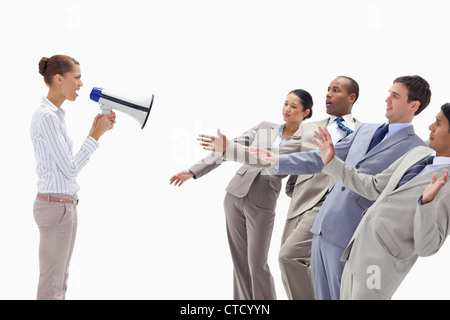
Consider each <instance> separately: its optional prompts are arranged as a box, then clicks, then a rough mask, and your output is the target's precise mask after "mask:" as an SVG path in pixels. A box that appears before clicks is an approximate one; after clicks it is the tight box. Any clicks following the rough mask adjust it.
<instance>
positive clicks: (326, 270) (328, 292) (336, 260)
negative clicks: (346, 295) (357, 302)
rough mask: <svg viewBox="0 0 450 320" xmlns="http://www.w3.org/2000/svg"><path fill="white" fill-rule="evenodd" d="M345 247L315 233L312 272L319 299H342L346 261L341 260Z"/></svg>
mask: <svg viewBox="0 0 450 320" xmlns="http://www.w3.org/2000/svg"><path fill="white" fill-rule="evenodd" d="M343 253H344V249H343V248H341V247H339V246H338V245H335V244H334V243H331V242H329V241H327V240H326V239H324V237H323V236H322V235H320V234H314V235H313V241H312V246H311V266H312V268H311V273H312V277H313V284H314V292H315V295H316V299H317V300H340V291H341V277H342V271H343V270H344V266H345V262H342V261H341V256H342V254H343Z"/></svg>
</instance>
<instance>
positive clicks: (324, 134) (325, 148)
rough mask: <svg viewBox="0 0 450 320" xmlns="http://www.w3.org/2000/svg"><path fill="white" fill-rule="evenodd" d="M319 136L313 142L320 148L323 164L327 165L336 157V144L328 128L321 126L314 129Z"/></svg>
mask: <svg viewBox="0 0 450 320" xmlns="http://www.w3.org/2000/svg"><path fill="white" fill-rule="evenodd" d="M314 134H315V135H316V137H317V138H313V139H312V140H313V142H314V144H315V145H316V146H318V147H319V149H320V154H321V157H322V162H323V164H325V165H327V164H328V163H329V162H330V161H331V160H332V159H333V157H334V155H335V151H334V145H333V140H332V139H331V135H330V133H329V132H328V130H327V128H325V127H324V128H323V129H322V127H319V128H318V131H314Z"/></svg>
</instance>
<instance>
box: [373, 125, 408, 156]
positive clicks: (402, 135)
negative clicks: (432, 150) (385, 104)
mask: <svg viewBox="0 0 450 320" xmlns="http://www.w3.org/2000/svg"><path fill="white" fill-rule="evenodd" d="M412 135H414V128H413V127H412V126H409V127H407V128H404V129H402V130H400V131H398V132H397V133H395V134H394V135H392V136H390V137H389V138H387V139H385V140H383V141H381V142H380V143H379V144H378V145H376V146H375V147H374V148H373V149H372V150H370V151H369V152H368V153H367V154H366V155H365V156H364V159H365V158H368V157H371V156H373V155H376V154H377V153H379V152H381V151H383V150H386V149H388V148H393V146H394V145H395V144H397V143H399V142H400V141H403V140H406V139H408V138H409V137H410V136H412ZM371 139H372V137H371V138H370V140H371ZM370 140H369V144H370Z"/></svg>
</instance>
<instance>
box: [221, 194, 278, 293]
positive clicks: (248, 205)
mask: <svg viewBox="0 0 450 320" xmlns="http://www.w3.org/2000/svg"><path fill="white" fill-rule="evenodd" d="M224 210H225V220H226V227H227V236H228V243H229V246H230V251H231V257H232V260H233V268H234V272H233V292H234V293H233V297H234V299H235V300H275V299H276V298H277V297H276V292H275V284H274V280H273V277H272V274H271V273H270V269H269V265H268V263H267V258H268V253H269V247H270V240H271V237H272V231H273V225H274V220H275V212H274V211H272V210H267V209H264V208H261V207H258V206H256V205H255V204H253V203H252V202H251V201H249V199H248V197H247V196H245V197H244V198H237V197H235V196H233V195H231V194H229V193H227V194H226V195H225V199H224Z"/></svg>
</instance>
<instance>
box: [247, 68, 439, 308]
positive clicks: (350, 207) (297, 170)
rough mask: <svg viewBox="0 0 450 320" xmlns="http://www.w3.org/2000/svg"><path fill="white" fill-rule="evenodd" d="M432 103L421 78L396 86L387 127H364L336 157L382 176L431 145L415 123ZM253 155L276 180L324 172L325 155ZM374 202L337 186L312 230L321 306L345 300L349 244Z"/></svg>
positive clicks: (392, 90)
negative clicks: (267, 166)
mask: <svg viewBox="0 0 450 320" xmlns="http://www.w3.org/2000/svg"><path fill="white" fill-rule="evenodd" d="M430 99H431V91H430V87H429V84H428V83H427V81H425V80H424V79H423V78H421V77H419V76H404V77H399V78H397V79H395V80H394V82H393V85H392V86H391V88H390V90H389V96H388V97H387V98H386V100H385V101H386V103H387V106H386V114H385V116H386V118H387V119H388V123H385V124H363V125H361V126H360V127H359V128H358V130H356V131H355V132H354V133H352V134H350V135H348V136H347V137H346V138H344V139H342V140H341V141H340V142H338V143H337V144H336V146H335V152H336V156H337V157H338V158H340V159H342V160H343V161H345V162H346V164H347V165H349V166H353V167H355V168H357V169H358V170H359V172H362V173H367V174H372V175H374V174H377V173H380V172H382V171H383V170H385V169H386V168H387V167H389V165H390V164H392V163H393V162H394V161H395V160H397V159H398V158H400V157H401V156H403V155H404V154H405V153H406V152H408V151H409V150H411V149H413V148H415V147H417V146H425V145H426V144H425V142H424V141H423V140H422V139H420V138H419V137H418V136H417V135H416V134H415V133H414V129H413V126H412V123H411V122H412V120H413V118H414V116H415V115H418V114H419V113H420V112H422V110H424V109H425V108H426V107H427V106H428V104H429V103H430ZM251 152H252V153H253V154H254V155H257V156H258V157H260V158H261V159H262V160H264V161H267V162H269V163H271V164H272V165H273V170H274V172H275V173H276V174H279V175H287V174H297V175H298V174H314V173H318V172H321V171H322V168H323V162H322V159H321V154H320V151H319V150H315V151H310V152H298V153H291V154H282V155H279V156H278V155H276V154H273V153H271V152H269V151H267V150H265V149H260V148H252V149H251ZM372 204H373V201H370V200H368V199H366V198H364V197H362V196H360V195H358V194H357V193H355V192H353V191H351V190H349V189H348V188H346V187H345V186H344V185H343V184H342V183H340V182H337V183H336V184H335V185H334V186H333V188H332V189H331V191H330V192H329V194H328V196H327V198H326V200H325V202H324V204H323V205H322V208H321V209H320V211H319V213H318V215H317V218H316V220H315V222H314V224H313V227H312V228H311V232H312V233H313V234H314V235H313V241H312V252H311V273H312V277H313V285H314V291H315V295H316V299H318V300H331V299H333V300H339V299H340V285H341V276H342V272H343V269H344V262H341V261H340V258H341V255H342V254H343V252H344V249H345V248H346V246H347V244H348V242H349V241H350V239H351V237H352V235H353V233H354V231H355V230H356V227H357V226H358V224H359V222H360V221H361V218H362V213H363V212H364V210H365V209H367V208H368V207H369V206H370V205H372Z"/></svg>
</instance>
